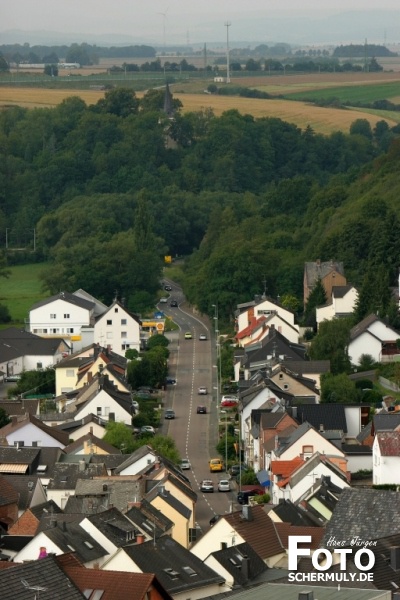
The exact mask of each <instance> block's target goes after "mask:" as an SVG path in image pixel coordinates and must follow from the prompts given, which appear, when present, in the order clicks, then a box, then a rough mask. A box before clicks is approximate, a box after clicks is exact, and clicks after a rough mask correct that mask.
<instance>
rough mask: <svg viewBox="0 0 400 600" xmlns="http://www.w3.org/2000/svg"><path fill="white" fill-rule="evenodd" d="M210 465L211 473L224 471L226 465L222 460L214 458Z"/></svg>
mask: <svg viewBox="0 0 400 600" xmlns="http://www.w3.org/2000/svg"><path fill="white" fill-rule="evenodd" d="M208 464H209V467H210V471H211V473H214V472H215V471H223V470H224V463H223V461H222V460H221V459H220V458H212V459H211V460H210V462H209V463H208Z"/></svg>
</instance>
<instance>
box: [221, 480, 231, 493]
mask: <svg viewBox="0 0 400 600" xmlns="http://www.w3.org/2000/svg"><path fill="white" fill-rule="evenodd" d="M218 491H219V492H230V491H231V486H230V484H229V481H228V480H227V479H221V480H220V481H218Z"/></svg>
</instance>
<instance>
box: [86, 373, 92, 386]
mask: <svg viewBox="0 0 400 600" xmlns="http://www.w3.org/2000/svg"><path fill="white" fill-rule="evenodd" d="M87 380H88V383H90V382H91V381H92V380H93V373H92V371H89V373H88V374H87Z"/></svg>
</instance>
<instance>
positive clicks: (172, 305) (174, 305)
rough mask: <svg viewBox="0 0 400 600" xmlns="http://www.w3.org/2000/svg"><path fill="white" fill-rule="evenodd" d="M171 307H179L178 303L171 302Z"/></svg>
mask: <svg viewBox="0 0 400 600" xmlns="http://www.w3.org/2000/svg"><path fill="white" fill-rule="evenodd" d="M169 305H170V306H171V307H172V308H173V307H176V306H178V302H177V301H176V300H171V302H170V303H169Z"/></svg>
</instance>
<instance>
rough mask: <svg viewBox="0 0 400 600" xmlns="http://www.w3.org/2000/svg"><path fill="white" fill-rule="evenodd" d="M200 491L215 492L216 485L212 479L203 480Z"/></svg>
mask: <svg viewBox="0 0 400 600" xmlns="http://www.w3.org/2000/svg"><path fill="white" fill-rule="evenodd" d="M200 491H201V492H213V491H214V484H213V482H212V481H211V479H203V481H202V482H201V484H200Z"/></svg>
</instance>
